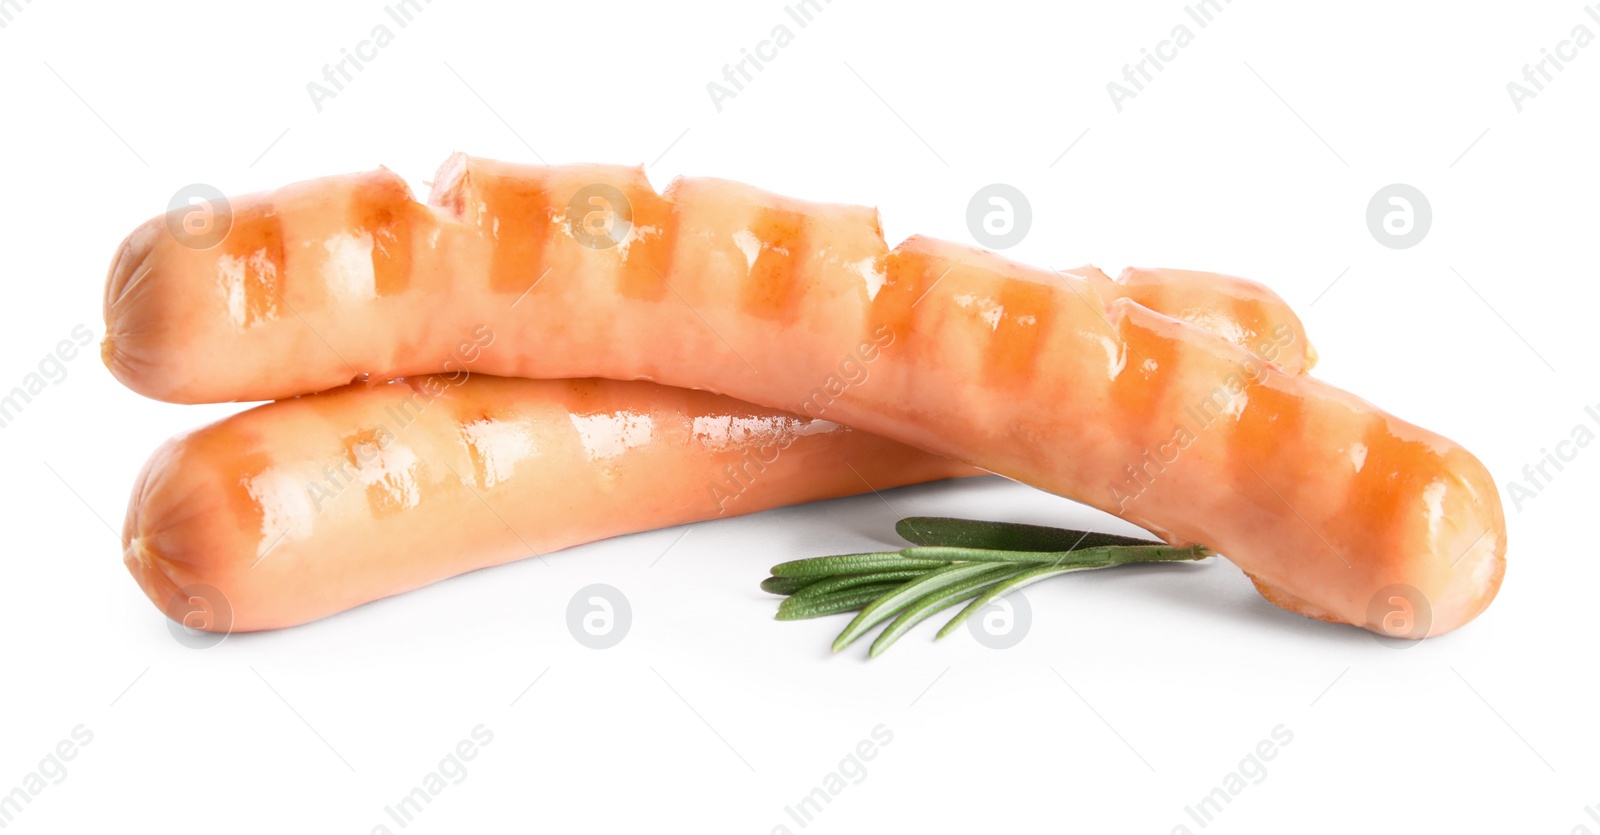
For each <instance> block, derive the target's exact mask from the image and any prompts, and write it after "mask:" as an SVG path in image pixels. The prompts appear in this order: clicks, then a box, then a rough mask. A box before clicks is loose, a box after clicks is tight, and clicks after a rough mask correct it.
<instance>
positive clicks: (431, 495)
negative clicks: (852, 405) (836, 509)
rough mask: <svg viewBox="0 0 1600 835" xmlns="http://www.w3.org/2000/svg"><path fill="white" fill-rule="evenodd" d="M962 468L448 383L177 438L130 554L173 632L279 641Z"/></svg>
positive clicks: (721, 402) (721, 409) (702, 414)
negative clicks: (364, 614) (632, 542)
mask: <svg viewBox="0 0 1600 835" xmlns="http://www.w3.org/2000/svg"><path fill="white" fill-rule="evenodd" d="M976 472H977V471H976V470H973V469H972V468H970V467H966V466H963V465H960V464H957V463H955V462H953V461H950V460H948V459H944V458H939V457H937V456H933V455H929V454H927V453H924V452H921V451H919V450H915V449H912V448H910V447H907V446H903V445H901V444H898V443H894V442H892V441H887V440H884V439H882V438H879V437H875V436H872V435H868V434H866V433H864V432H859V431H855V430H852V429H849V428H847V427H843V426H840V425H838V424H835V423H831V422H829V421H825V420H811V419H807V418H801V417H797V416H795V415H792V414H787V413H784V412H780V411H777V410H774V409H767V408H763V407H760V406H752V405H750V404H748V403H742V402H739V401H736V400H732V399H730V398H726V397H720V396H717V395H713V394H709V393H706V392H694V391H687V390H684V389H674V388H669V387H666V386H658V385H654V384H651V383H642V382H635V383H629V382H616V381H610V380H516V379H503V378H495V377H489V376H486V375H479V374H468V373H457V374H456V375H454V376H453V377H452V376H432V377H422V378H416V379H412V380H401V381H395V382H390V383H381V384H365V383H361V384H355V385H351V386H347V387H344V388H340V389H335V390H332V391H328V392H324V393H321V394H316V395H312V396H308V397H300V398H294V399H290V400H282V401H278V402H276V403H270V404H267V405H264V406H259V407H256V408H254V409H250V410H248V411H245V412H241V413H239V414H237V415H234V416H231V417H228V418H225V419H223V420H221V421H219V422H217V423H214V424H212V425H210V426H206V427H204V428H201V429H197V430H195V431H193V432H190V433H187V434H185V435H181V436H179V437H177V438H174V439H173V440H171V441H169V442H168V443H167V444H166V445H164V446H163V447H161V448H160V449H159V450H158V451H157V452H156V453H155V455H154V456H153V457H152V458H151V459H150V462H149V463H148V464H147V465H146V466H145V469H144V472H143V473H142V474H141V475H140V476H139V480H138V483H137V485H136V486H135V488H134V491H133V497H132V499H131V501H130V503H129V507H128V515H127V518H126V520H125V522H124V525H123V534H122V536H123V546H124V555H123V559H124V562H125V563H126V565H127V567H128V569H129V571H131V572H132V573H133V576H134V577H135V579H137V580H138V582H139V584H140V586H141V587H142V588H143V589H144V591H145V593H146V594H147V595H148V596H149V597H150V599H151V600H152V601H153V602H154V603H155V604H156V605H157V606H159V607H161V608H162V609H163V611H165V612H167V613H168V614H169V615H170V616H172V617H173V618H174V619H175V620H179V621H182V622H187V623H190V624H191V625H196V627H197V628H217V629H231V630H233V631H249V630H258V629H273V628H278V627H284V626H292V625H295V624H299V623H304V622H306V621H310V620H315V619H317V618H321V617H325V616H327V615H330V614H333V613H336V612H341V611H344V610H346V609H349V608H351V607H354V606H357V605H360V604H362V603H366V602H369V601H372V600H376V599H378V598H381V597H387V596H389V595H393V594H398V593H400V592H403V591H407V590H409V589H414V588H418V587H421V586H425V585H427V584H429V583H433V582H436V581H438V580H441V579H444V578H446V577H452V576H454V575H457V574H460V573H463V572H466V571H472V570H474V569H478V568H484V567H486V566H492V565H499V564H502V563H506V562H510V561H512V560H517V559H522V558H525V557H528V556H530V555H532V554H536V553H537V554H547V553H549V552H551V551H556V550H559V549H561V548H566V547H569V546H572V545H577V544H580V543H584V542H592V541H594V540H598V539H604V538H606V537H610V536H617V535H619V534H624V533H633V532H636V531H644V530H652V529H655V528H662V527H669V526H672V525H680V524H685V523H689V522H696V521H700V520H704V519H714V518H718V517H719V516H724V515H738V514H744V513H751V512H755V511H758V510H764V509H767V508H771V507H778V506H782V505H789V504H796V503H800V502H808V501H814V500H817V499H826V498H833V497H836V496H847V495H854V494H857V493H863V492H866V491H867V490H869V489H871V488H876V489H880V490H882V489H888V488H890V487H897V486H901V485H905V484H914V483H918V482H924V481H931V480H935V479H941V478H949V477H953V476H961V475H972V474H975V473H976ZM869 484H870V488H869ZM197 607H199V608H197ZM208 612H209V613H212V614H213V615H214V616H216V617H222V615H221V614H216V613H228V612H231V614H229V615H227V616H226V617H225V619H224V620H223V621H217V620H209V619H208V615H207V613H208ZM197 614H198V615H199V616H198V617H195V616H196V615H197Z"/></svg>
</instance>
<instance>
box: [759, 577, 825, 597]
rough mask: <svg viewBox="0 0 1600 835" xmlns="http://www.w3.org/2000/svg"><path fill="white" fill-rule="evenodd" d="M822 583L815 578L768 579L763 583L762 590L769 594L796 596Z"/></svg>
mask: <svg viewBox="0 0 1600 835" xmlns="http://www.w3.org/2000/svg"><path fill="white" fill-rule="evenodd" d="M817 582H820V581H819V580H818V579H817V578H815V577H768V578H767V579H765V580H762V581H761V590H762V591H764V592H767V593H769V594H794V593H795V592H797V591H799V590H801V589H803V588H805V587H806V586H809V585H813V584H815V583H817Z"/></svg>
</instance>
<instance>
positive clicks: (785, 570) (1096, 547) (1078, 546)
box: [761, 516, 1212, 658]
mask: <svg viewBox="0 0 1600 835" xmlns="http://www.w3.org/2000/svg"><path fill="white" fill-rule="evenodd" d="M895 530H896V531H898V532H899V533H900V535H901V536H902V537H903V538H905V539H906V540H907V541H909V542H911V543H913V545H912V547H910V548H902V549H899V550H897V551H877V552H871V553H863V554H840V555H837V556H831V557H813V558H811V559H803V560H791V561H789V562H785V563H780V564H778V565H775V566H773V567H772V574H773V576H771V577H768V578H767V579H766V580H764V581H762V583H761V588H762V590H763V591H768V592H771V593H773V594H780V595H786V596H787V598H788V599H786V600H784V601H783V603H782V604H781V605H779V606H778V619H779V620H799V619H802V618H815V617H822V616H824V615H832V614H838V613H841V612H850V611H856V610H860V611H859V613H858V614H857V615H856V617H855V619H854V620H852V621H851V622H850V624H849V625H848V626H846V627H845V628H844V631H843V632H841V633H839V637H838V638H836V639H835V640H834V642H833V651H834V652H838V651H840V650H842V649H844V648H845V647H847V646H849V645H850V644H851V643H853V642H855V640H856V639H857V638H860V637H861V636H862V635H864V634H866V632H867V631H869V630H871V629H872V628H873V627H874V626H877V625H878V624H880V623H883V622H884V621H889V620H890V618H893V620H892V621H890V622H889V625H888V626H886V627H884V629H883V631H882V632H881V633H880V634H879V635H878V637H877V639H876V640H874V641H873V642H872V648H871V650H870V651H869V654H870V655H871V657H874V658H876V657H877V656H878V655H880V654H882V653H883V652H884V650H887V649H888V648H889V647H890V646H892V645H893V644H894V642H895V641H898V640H899V639H900V638H901V636H903V635H905V634H906V633H907V632H909V631H910V630H911V628H912V627H914V626H916V625H917V624H918V623H921V622H922V621H924V620H926V619H928V618H929V617H932V616H933V615H936V614H938V613H939V612H942V611H944V610H946V609H949V608H952V607H954V606H956V605H957V604H960V603H962V602H967V605H966V606H965V607H964V608H963V609H962V610H961V611H959V612H957V613H956V615H955V617H952V618H951V619H950V620H949V622H947V623H946V624H945V625H944V626H943V627H942V628H941V629H940V630H939V632H938V634H937V635H936V636H935V639H938V638H943V637H945V636H946V635H948V634H950V633H951V632H953V631H955V629H956V628H957V627H959V626H960V625H961V624H963V623H965V622H966V620H967V619H968V618H969V617H971V616H972V615H973V614H975V613H976V612H978V611H980V610H982V609H983V607H985V606H987V605H989V604H990V603H993V602H994V601H995V600H998V599H999V598H1001V597H1004V596H1005V595H1007V594H1010V593H1011V592H1013V591H1016V590H1017V589H1020V588H1023V587H1024V586H1028V585H1031V584H1033V583H1037V582H1039V581H1040V580H1045V579H1048V578H1050V577H1055V576H1057V575H1061V574H1068V573H1071V572H1074V571H1088V570H1093V569H1098V568H1111V567H1114V566H1118V565H1129V564H1131V563H1153V562H1180V561H1192V560H1202V559H1205V558H1206V557H1209V556H1211V555H1212V552H1211V551H1210V550H1209V549H1206V548H1204V547H1202V546H1199V545H1195V546H1190V547H1187V548H1176V547H1173V546H1171V545H1166V544H1163V543H1160V542H1156V541H1153V540H1148V539H1135V538H1132V537H1126V536H1116V535H1114V534H1105V533H1094V532H1088V531H1072V530H1065V529H1062V528H1049V527H1043V526H1040V525H1020V524H1013V523H1009V522H982V521H977V520H969V519H951V518H944V517H933V516H918V517H911V518H907V519H901V520H900V522H899V523H898V524H897V525H895ZM968 601H970V602H968Z"/></svg>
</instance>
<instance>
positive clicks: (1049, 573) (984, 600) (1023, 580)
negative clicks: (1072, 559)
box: [933, 564, 1111, 641]
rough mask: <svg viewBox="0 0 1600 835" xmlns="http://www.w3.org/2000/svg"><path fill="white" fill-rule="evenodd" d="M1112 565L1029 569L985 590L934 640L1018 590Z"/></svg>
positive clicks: (958, 613)
mask: <svg viewBox="0 0 1600 835" xmlns="http://www.w3.org/2000/svg"><path fill="white" fill-rule="evenodd" d="M1110 565H1111V564H1108V565H1101V566H1067V567H1062V566H1048V565H1046V566H1040V567H1038V568H1031V569H1029V570H1027V571H1024V572H1022V573H1021V574H1017V575H1015V576H1013V577H1011V578H1010V579H1007V580H1005V581H1003V582H1000V583H996V584H995V585H993V586H990V587H989V588H988V589H987V590H985V591H984V592H983V594H980V595H978V597H977V598H976V599H974V600H973V601H972V602H971V603H968V604H967V607H966V608H965V609H962V610H961V611H959V612H957V613H956V616H955V617H953V618H951V619H950V622H949V623H947V624H945V625H944V626H943V627H942V628H941V629H940V630H939V633H938V634H937V635H934V636H933V639H934V640H936V641H937V640H939V639H940V638H943V637H945V636H946V635H949V634H950V633H951V632H954V631H955V630H956V627H958V626H960V625H961V624H963V623H965V622H966V620H967V618H969V617H972V615H973V614H974V613H976V612H977V611H979V610H980V609H982V608H983V607H985V606H987V605H989V604H990V603H993V602H994V601H995V599H996V598H999V597H1001V596H1002V595H1007V594H1010V593H1012V592H1014V591H1016V590H1017V589H1020V588H1022V587H1023V586H1029V585H1032V584H1034V583H1037V582H1039V581H1040V580H1044V579H1047V578H1050V577H1054V576H1056V575H1057V574H1066V573H1067V572H1069V571H1092V570H1094V569H1095V568H1108V567H1109V566H1110Z"/></svg>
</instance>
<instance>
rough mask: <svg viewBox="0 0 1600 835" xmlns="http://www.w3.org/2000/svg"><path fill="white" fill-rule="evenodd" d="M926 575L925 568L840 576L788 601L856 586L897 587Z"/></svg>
mask: <svg viewBox="0 0 1600 835" xmlns="http://www.w3.org/2000/svg"><path fill="white" fill-rule="evenodd" d="M927 573H928V569H926V568H902V569H899V570H896V571H874V572H872V573H870V574H840V575H838V576H837V577H829V578H827V579H825V580H818V581H817V582H815V583H811V584H809V585H807V586H806V587H805V588H804V589H801V590H800V591H797V592H795V593H794V595H793V596H791V597H790V598H789V599H790V600H810V599H812V598H817V597H822V596H824V595H828V594H833V593H834V592H840V591H844V590H845V589H849V588H854V587H856V586H866V585H873V584H876V583H893V584H895V585H899V584H900V583H903V582H905V581H907V580H915V579H917V578H918V577H922V576H924V575H926V574H927Z"/></svg>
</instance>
